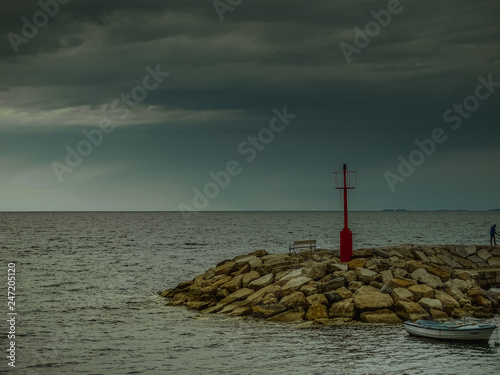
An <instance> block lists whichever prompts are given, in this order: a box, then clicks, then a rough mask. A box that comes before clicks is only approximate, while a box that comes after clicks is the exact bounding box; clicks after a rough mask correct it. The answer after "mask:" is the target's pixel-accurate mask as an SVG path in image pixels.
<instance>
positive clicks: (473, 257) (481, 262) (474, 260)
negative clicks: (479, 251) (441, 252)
mask: <svg viewBox="0 0 500 375" xmlns="http://www.w3.org/2000/svg"><path fill="white" fill-rule="evenodd" d="M467 260H470V261H471V262H472V263H474V264H475V265H476V266H478V267H480V268H483V267H488V263H486V262H485V261H484V260H483V259H481V258H480V257H478V256H477V255H470V256H468V257H467Z"/></svg>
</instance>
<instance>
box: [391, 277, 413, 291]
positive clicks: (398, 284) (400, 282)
mask: <svg viewBox="0 0 500 375" xmlns="http://www.w3.org/2000/svg"><path fill="white" fill-rule="evenodd" d="M415 284H417V281H416V280H408V279H401V278H394V279H392V280H391V281H389V284H388V285H387V286H388V287H389V288H391V289H396V288H409V287H410V286H412V285H415Z"/></svg>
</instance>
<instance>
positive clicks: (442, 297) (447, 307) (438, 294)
mask: <svg viewBox="0 0 500 375" xmlns="http://www.w3.org/2000/svg"><path fill="white" fill-rule="evenodd" d="M462 297H463V294H462ZM434 298H435V299H437V300H439V301H440V302H441V305H442V306H443V308H442V310H443V311H444V312H445V313H446V314H448V315H450V314H451V313H452V312H453V310H455V309H458V308H459V307H460V303H458V301H457V300H456V299H455V298H453V297H452V296H450V295H449V294H448V293H445V292H443V291H442V290H439V289H437V290H435V291H434Z"/></svg>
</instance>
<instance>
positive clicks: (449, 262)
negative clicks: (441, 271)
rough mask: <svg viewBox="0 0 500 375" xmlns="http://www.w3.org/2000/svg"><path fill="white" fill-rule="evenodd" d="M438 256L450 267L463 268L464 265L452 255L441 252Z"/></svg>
mask: <svg viewBox="0 0 500 375" xmlns="http://www.w3.org/2000/svg"><path fill="white" fill-rule="evenodd" d="M438 258H439V259H441V260H442V261H443V263H444V264H445V265H446V266H447V267H450V268H453V269H455V268H463V266H462V265H461V264H460V263H458V262H457V261H456V260H454V259H452V258H451V257H447V256H445V255H442V254H439V255H438Z"/></svg>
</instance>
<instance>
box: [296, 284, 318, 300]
mask: <svg viewBox="0 0 500 375" xmlns="http://www.w3.org/2000/svg"><path fill="white" fill-rule="evenodd" d="M299 290H300V291H301V292H302V293H304V295H305V296H306V297H309V296H312V295H313V294H317V293H318V292H319V288H318V284H316V283H315V282H314V281H311V282H309V284H306V285H304V286H303V287H302V288H300V289H299Z"/></svg>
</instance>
